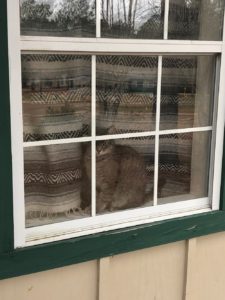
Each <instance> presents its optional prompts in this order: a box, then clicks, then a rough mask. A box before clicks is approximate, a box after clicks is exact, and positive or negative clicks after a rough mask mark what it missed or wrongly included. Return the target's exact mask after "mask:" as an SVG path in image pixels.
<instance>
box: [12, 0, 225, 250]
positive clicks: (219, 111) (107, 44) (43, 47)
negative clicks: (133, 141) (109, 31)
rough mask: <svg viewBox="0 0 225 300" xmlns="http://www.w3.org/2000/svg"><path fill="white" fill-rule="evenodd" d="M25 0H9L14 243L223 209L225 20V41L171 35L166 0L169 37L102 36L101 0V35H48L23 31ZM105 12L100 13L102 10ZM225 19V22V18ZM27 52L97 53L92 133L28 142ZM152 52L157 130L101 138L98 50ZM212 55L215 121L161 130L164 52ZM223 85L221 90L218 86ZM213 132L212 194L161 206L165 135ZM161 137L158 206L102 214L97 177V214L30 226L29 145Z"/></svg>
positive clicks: (156, 168)
mask: <svg viewBox="0 0 225 300" xmlns="http://www.w3.org/2000/svg"><path fill="white" fill-rule="evenodd" d="M19 9H20V8H19V1H18V0H8V47H9V67H10V100H11V101H10V102H11V104H10V105H11V136H12V162H13V195H14V197H13V198H14V200H13V201H14V239H15V241H14V247H15V248H18V247H25V246H30V245H36V244H41V243H46V242H52V241H57V240H63V239H67V238H72V237H76V236H82V235H88V234H93V233H97V232H103V231H107V230H113V229H118V228H125V227H128V226H134V225H139V224H146V223H151V222H155V221H159V220H165V219H171V218H175V217H182V216H188V215H194V214H198V213H201V212H209V211H212V210H218V209H219V202H220V183H221V169H222V167H221V165H222V152H223V134H224V124H225V25H224V30H223V40H222V41H183V40H167V37H168V15H169V14H168V12H169V0H165V15H164V35H163V36H164V39H163V40H133V39H129V40H128V39H106V38H102V39H101V38H100V25H101V24H100V0H97V2H96V36H97V37H96V38H72V37H71V38H70V37H69V38H64V37H46V36H41V37H39V36H20V14H19V11H20V10H19ZM98 11H99V13H97V12H98ZM224 24H225V22H224ZM21 52H22V53H34V52H38V53H42V52H44V53H46V52H49V53H51V52H60V53H75V54H76V53H82V54H89V55H92V136H91V137H81V138H74V139H65V140H64V139H63V140H51V141H40V142H39V141H38V142H23V120H22V80H21ZM106 53H107V54H118V53H119V54H128V53H132V54H134V53H136V54H147V55H157V56H159V60H158V86H157V105H156V106H157V109H156V129H155V131H151V132H142V133H134V134H133V133H130V134H120V135H116V136H115V135H111V136H109V135H108V136H101V137H97V138H95V89H96V87H95V83H96V82H95V81H96V73H95V70H96V55H98V54H106ZM207 54H208V55H210V54H218V55H219V57H220V59H219V60H218V65H220V66H219V67H218V70H219V71H218V72H217V73H218V74H216V77H217V78H216V85H217V86H218V93H217V95H215V97H216V98H217V99H218V101H217V103H216V104H215V108H214V111H215V112H214V122H213V125H212V126H207V127H198V128H187V129H174V130H164V131H160V132H159V119H160V96H161V94H160V92H161V91H160V88H161V72H162V55H207ZM216 90H217V89H216ZM210 130H211V131H212V133H213V134H212V137H213V138H212V145H214V147H213V148H214V151H213V153H212V154H211V158H212V159H211V167H210V169H211V171H210V177H211V179H212V180H211V181H212V185H211V186H210V193H209V197H208V198H202V199H194V200H188V201H182V202H174V203H170V204H164V205H160V206H157V177H158V176H157V174H158V148H159V136H160V135H161V134H169V133H184V132H196V131H198V132H199V131H210ZM149 135H154V136H155V179H154V187H155V188H154V200H153V206H152V207H144V208H136V209H133V210H128V211H120V212H114V213H111V214H106V215H101V216H96V206H95V201H94V199H95V176H93V183H92V213H91V214H92V217H90V218H85V219H78V220H73V221H65V222H61V223H55V224H49V225H43V226H39V227H33V228H25V201H24V157H23V155H24V154H23V149H24V147H30V146H38V145H49V144H62V143H71V142H79V141H91V142H92V146H95V143H96V140H103V139H108V138H110V139H112V138H115V137H116V138H128V137H134V136H135V137H137V136H149ZM92 157H95V147H92ZM92 173H93V175H94V174H95V160H94V159H92Z"/></svg>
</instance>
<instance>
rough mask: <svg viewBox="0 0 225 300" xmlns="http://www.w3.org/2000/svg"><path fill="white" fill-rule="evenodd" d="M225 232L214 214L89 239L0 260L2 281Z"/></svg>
mask: <svg viewBox="0 0 225 300" xmlns="http://www.w3.org/2000/svg"><path fill="white" fill-rule="evenodd" d="M224 230H225V212H212V213H207V214H199V215H195V216H191V217H185V218H180V219H173V220H167V221H163V222H157V223H153V224H148V225H142V226H137V227H131V228H126V229H120V230H116V231H111V232H107V233H101V234H95V235H89V236H87V237H80V238H75V239H70V240H66V241H60V242H55V243H51V244H49V245H42V246H35V247H30V248H25V249H21V250H17V251H14V252H11V253H8V254H4V255H1V256H0V278H1V279H3V278H8V277H12V276H18V275H24V274H29V273H33V272H38V271H44V270H48V269H52V268H57V267H62V266H67V265H70V264H75V263H79V262H84V261H88V260H93V259H98V258H101V257H106V256H112V255H116V254H119V253H125V252H129V251H134V250H138V249H143V248H146V247H152V246H157V245H161V244H166V243H170V242H175V241H181V240H185V239H189V238H192V237H197V236H202V235H206V234H210V233H215V232H219V231H224Z"/></svg>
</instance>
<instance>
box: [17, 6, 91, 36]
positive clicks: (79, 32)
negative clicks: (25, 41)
mask: <svg viewBox="0 0 225 300" xmlns="http://www.w3.org/2000/svg"><path fill="white" fill-rule="evenodd" d="M20 23H21V34H22V35H37V36H38V35H39V36H43V35H44V36H74V37H94V36H95V32H96V30H95V1H94V0H20Z"/></svg>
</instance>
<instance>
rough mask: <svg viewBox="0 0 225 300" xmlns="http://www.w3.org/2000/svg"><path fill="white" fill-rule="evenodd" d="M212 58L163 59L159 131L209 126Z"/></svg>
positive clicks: (212, 83) (211, 108) (212, 79)
mask: <svg viewBox="0 0 225 300" xmlns="http://www.w3.org/2000/svg"><path fill="white" fill-rule="evenodd" d="M214 59H215V58H214V57H213V56H186V57H179V56H177V57H164V58H163V69H162V88H161V118H160V129H161V130H163V129H164V130H166V129H175V128H191V127H200V126H210V125H212V116H213V92H214V88H213V86H214V73H215V72H214V67H215V62H214Z"/></svg>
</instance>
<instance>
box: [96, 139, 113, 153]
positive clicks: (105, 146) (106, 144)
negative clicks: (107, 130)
mask: <svg viewBox="0 0 225 300" xmlns="http://www.w3.org/2000/svg"><path fill="white" fill-rule="evenodd" d="M112 151H113V142H112V141H110V140H107V141H101V142H97V144H96V155H97V156H100V155H107V154H110V153H112Z"/></svg>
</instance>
